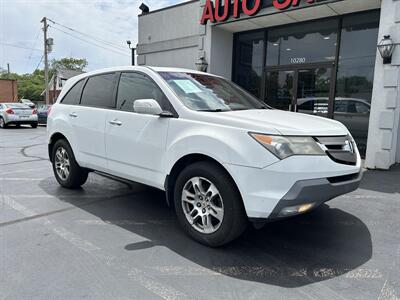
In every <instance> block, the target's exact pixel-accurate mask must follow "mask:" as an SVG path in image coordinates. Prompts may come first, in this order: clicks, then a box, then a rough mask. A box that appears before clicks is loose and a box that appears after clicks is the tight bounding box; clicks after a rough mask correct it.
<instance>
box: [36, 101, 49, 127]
mask: <svg viewBox="0 0 400 300" xmlns="http://www.w3.org/2000/svg"><path fill="white" fill-rule="evenodd" d="M50 111H51V105H42V106H40V107H39V109H38V121H39V124H47V116H48V114H49V112H50Z"/></svg>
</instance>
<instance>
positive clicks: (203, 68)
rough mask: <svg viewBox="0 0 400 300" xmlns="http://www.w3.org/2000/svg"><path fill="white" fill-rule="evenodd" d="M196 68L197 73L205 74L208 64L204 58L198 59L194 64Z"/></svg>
mask: <svg viewBox="0 0 400 300" xmlns="http://www.w3.org/2000/svg"><path fill="white" fill-rule="evenodd" d="M196 68H197V70H198V71H201V72H207V68H208V63H207V61H206V59H205V57H200V58H199V60H198V61H197V62H196Z"/></svg>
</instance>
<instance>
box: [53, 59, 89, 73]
mask: <svg viewBox="0 0 400 300" xmlns="http://www.w3.org/2000/svg"><path fill="white" fill-rule="evenodd" d="M87 65H88V62H87V60H86V59H85V58H73V57H64V58H61V59H53V60H52V61H51V62H50V69H51V73H54V71H55V70H61V69H66V70H74V71H83V70H84V69H85V68H86V67H87Z"/></svg>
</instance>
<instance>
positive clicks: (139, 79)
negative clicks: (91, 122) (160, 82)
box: [117, 73, 170, 111]
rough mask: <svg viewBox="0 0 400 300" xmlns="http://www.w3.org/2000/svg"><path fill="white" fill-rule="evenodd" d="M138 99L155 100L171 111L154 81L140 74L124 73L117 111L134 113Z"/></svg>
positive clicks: (120, 83)
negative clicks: (134, 106)
mask: <svg viewBox="0 0 400 300" xmlns="http://www.w3.org/2000/svg"><path fill="white" fill-rule="evenodd" d="M138 99H154V100H156V101H157V102H158V103H159V104H160V106H161V108H162V109H163V110H170V108H169V107H168V103H169V102H168V100H167V99H166V97H165V95H164V93H163V92H162V91H161V90H160V88H159V87H158V86H157V85H156V84H155V83H154V82H153V81H152V80H150V79H149V78H148V77H146V76H145V75H142V74H139V73H122V74H121V79H120V81H119V87H118V96H117V109H120V110H123V111H134V109H133V102H134V101H135V100H138Z"/></svg>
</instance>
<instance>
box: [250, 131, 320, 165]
mask: <svg viewBox="0 0 400 300" xmlns="http://www.w3.org/2000/svg"><path fill="white" fill-rule="evenodd" d="M249 134H250V136H251V137H252V138H254V139H255V140H256V141H257V142H259V143H260V144H261V145H263V146H264V147H265V148H267V149H268V150H269V151H270V152H272V154H274V155H275V156H277V157H278V158H280V159H285V158H287V157H289V156H292V155H324V154H325V152H324V150H323V149H322V148H321V147H320V146H318V144H317V142H316V141H315V140H314V139H313V138H312V137H307V136H306V137H302V136H275V135H266V134H259V133H249Z"/></svg>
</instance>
